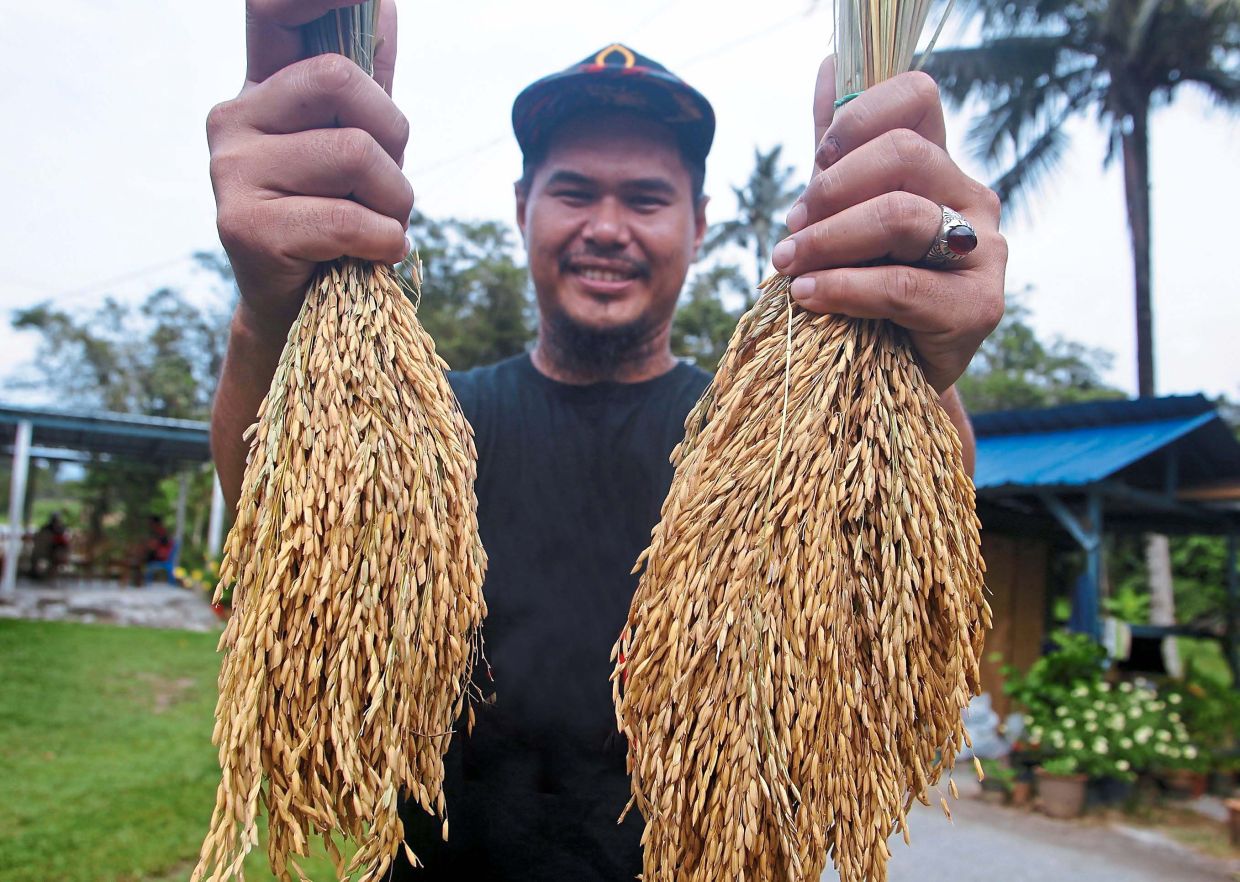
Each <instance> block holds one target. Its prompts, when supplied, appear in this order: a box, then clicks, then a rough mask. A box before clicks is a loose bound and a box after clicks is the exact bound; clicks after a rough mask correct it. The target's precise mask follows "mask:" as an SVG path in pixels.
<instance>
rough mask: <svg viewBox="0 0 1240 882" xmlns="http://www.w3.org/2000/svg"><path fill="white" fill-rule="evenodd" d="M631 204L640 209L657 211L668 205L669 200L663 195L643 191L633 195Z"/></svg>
mask: <svg viewBox="0 0 1240 882" xmlns="http://www.w3.org/2000/svg"><path fill="white" fill-rule="evenodd" d="M629 204H630V205H632V206H633V207H634V208H636V209H638V210H639V211H655V210H657V209H660V208H663V207H664V206H666V205H667V204H668V200H667V198H666V197H663V196H655V195H653V194H650V193H642V194H639V195H637V196H634V197H632V198H631V199H630V200H629Z"/></svg>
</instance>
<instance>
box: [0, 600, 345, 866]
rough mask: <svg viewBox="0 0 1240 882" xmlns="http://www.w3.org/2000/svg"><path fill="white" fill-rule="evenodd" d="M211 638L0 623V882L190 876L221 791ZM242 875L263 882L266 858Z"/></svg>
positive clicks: (65, 625)
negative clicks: (215, 740)
mask: <svg viewBox="0 0 1240 882" xmlns="http://www.w3.org/2000/svg"><path fill="white" fill-rule="evenodd" d="M217 639H218V636H217V635H215V634H196V633H191V632H186V631H157V630H152V629H144V628H114V627H108V626H101V625H76V624H68V623H59V622H25V621H12V620H0V672H3V674H2V676H0V770H2V771H0V879H2V880H4V882H48V880H52V879H54V880H57V882H157V880H158V882H164V880H168V882H171V880H174V879H175V880H184V879H186V878H188V875H189V870H190V869H191V868H192V865H193V862H194V859H195V857H196V856H197V853H198V848H199V845H200V844H201V842H202V837H203V834H204V833H205V832H206V828H207V822H208V820H209V818H210V813H211V808H212V806H213V804H214V800H215V788H216V784H217V783H218V781H219V767H218V765H217V761H216V754H215V748H214V747H212V745H211V727H212V723H213V712H214V707H215V678H216V674H217V672H218V670H219V657H218V656H217V655H216V653H215V643H216V640H217ZM303 866H304V867H305V869H306V870H307V871H308V872H309V873H310V875H311V876H312V877H313V878H314V879H315V880H316V882H320V880H331V879H334V878H335V876H334V874H333V873H332V871H331V869H330V865H329V864H328V863H327V862H326V861H324V860H322V859H318V860H315V859H311V860H309V861H306V862H305V863H304V864H303ZM246 878H247V879H251V878H252V879H255V880H270V879H271V874H270V872H268V871H267V870H266V860H265V857H264V856H263V855H260V854H254V855H251V859H250V861H249V862H248V863H247V870H246Z"/></svg>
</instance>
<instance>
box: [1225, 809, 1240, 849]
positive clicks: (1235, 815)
mask: <svg viewBox="0 0 1240 882" xmlns="http://www.w3.org/2000/svg"><path fill="white" fill-rule="evenodd" d="M1226 804H1227V822H1228V826H1229V827H1230V829H1231V844H1232V845H1236V846H1240V799H1229V800H1227V803H1226Z"/></svg>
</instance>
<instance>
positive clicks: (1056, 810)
mask: <svg viewBox="0 0 1240 882" xmlns="http://www.w3.org/2000/svg"><path fill="white" fill-rule="evenodd" d="M1034 774H1035V775H1037V779H1038V806H1039V808H1041V809H1042V811H1043V812H1044V813H1046V814H1047V815H1049V816H1050V817H1052V818H1065V819H1066V818H1077V817H1080V815H1081V812H1082V811H1084V810H1085V784H1086V782H1088V781H1089V775H1087V774H1085V773H1084V772H1082V771H1081V770H1080V762H1079V761H1078V759H1077V758H1076V757H1074V756H1057V757H1053V758H1051V759H1048V760H1047V761H1046V762H1044V763H1043V764H1042V765H1040V766H1038V767H1037V769H1035V770H1034Z"/></svg>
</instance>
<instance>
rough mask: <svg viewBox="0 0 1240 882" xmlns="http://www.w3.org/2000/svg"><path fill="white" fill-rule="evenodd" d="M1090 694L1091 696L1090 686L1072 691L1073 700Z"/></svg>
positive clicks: (1078, 687)
mask: <svg viewBox="0 0 1240 882" xmlns="http://www.w3.org/2000/svg"><path fill="white" fill-rule="evenodd" d="M1088 694H1089V687H1088V686H1077V687H1076V688H1075V689H1073V690H1072V697H1073V698H1084V697H1085V696H1086V695H1088Z"/></svg>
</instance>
